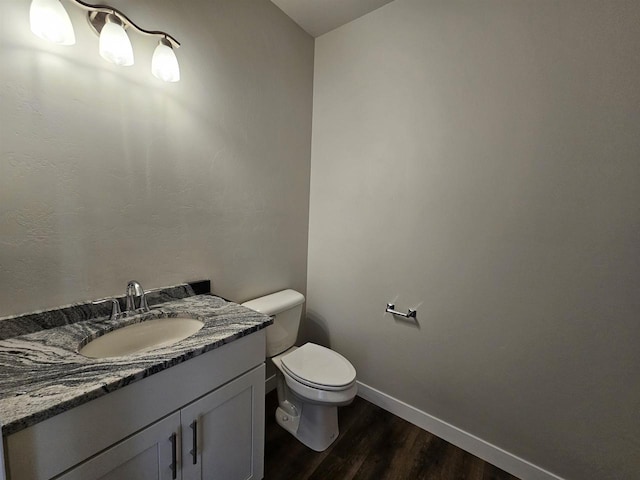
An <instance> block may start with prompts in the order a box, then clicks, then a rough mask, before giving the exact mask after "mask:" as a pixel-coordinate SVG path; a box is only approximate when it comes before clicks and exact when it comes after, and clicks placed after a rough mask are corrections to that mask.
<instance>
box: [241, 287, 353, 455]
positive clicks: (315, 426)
mask: <svg viewBox="0 0 640 480" xmlns="http://www.w3.org/2000/svg"><path fill="white" fill-rule="evenodd" d="M303 303H304V295H302V294H301V293H298V292H296V291H295V290H283V291H281V292H277V293H273V294H271V295H267V296H265V297H260V298H256V299H255V300H251V301H249V302H246V303H243V304H242V305H244V306H245V307H249V308H251V309H253V310H256V311H258V312H260V313H264V314H266V315H271V316H273V317H274V320H273V325H271V326H269V327H267V331H266V333H267V357H271V359H272V360H273V363H274V364H275V366H276V367H277V369H278V370H277V373H276V375H277V385H278V387H277V388H278V403H279V406H278V409H277V410H276V421H277V422H278V424H279V425H280V426H281V427H283V428H284V429H285V430H287V431H288V432H290V433H291V434H292V435H293V436H294V437H296V438H297V439H298V440H300V441H301V442H302V443H304V444H305V445H306V446H307V447H309V448H311V449H313V450H315V451H317V452H322V451H323V450H326V449H327V448H328V447H329V445H331V444H332V443H333V441H334V440H335V439H336V438H338V408H337V407H338V406H341V405H348V404H349V403H351V401H352V400H353V399H354V398H355V396H356V393H357V391H358V387H357V386H356V370H355V368H353V365H351V363H349V361H348V360H347V359H346V358H344V357H343V356H342V355H340V354H338V353H336V352H334V351H333V350H330V349H328V348H325V347H321V346H320V345H316V344H315V343H306V344H304V345H303V346H301V347H294V346H293V344H294V343H295V341H296V338H297V336H298V327H299V326H300V317H301V314H302V304H303Z"/></svg>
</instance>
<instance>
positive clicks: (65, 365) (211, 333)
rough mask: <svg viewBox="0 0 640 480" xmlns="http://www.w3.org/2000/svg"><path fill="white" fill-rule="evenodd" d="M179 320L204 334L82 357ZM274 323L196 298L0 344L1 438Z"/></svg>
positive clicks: (243, 310) (215, 300)
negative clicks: (107, 340) (104, 335)
mask: <svg viewBox="0 0 640 480" xmlns="http://www.w3.org/2000/svg"><path fill="white" fill-rule="evenodd" d="M178 316H180V317H184V316H188V317H192V318H197V319H199V320H201V321H203V322H204V327H203V328H202V329H201V330H200V331H198V332H196V333H195V334H193V335H192V336H190V337H188V338H186V339H184V340H181V341H179V342H177V343H175V344H173V345H169V346H166V347H160V348H157V349H155V350H152V351H148V352H144V353H138V354H132V355H126V356H120V357H111V358H104V359H92V358H86V357H83V356H82V355H80V354H79V353H78V349H79V347H80V345H81V344H84V343H86V339H87V338H88V337H91V338H92V337H95V336H99V335H100V334H101V332H106V331H110V330H114V329H115V328H118V327H120V326H125V325H129V324H132V323H138V322H141V321H145V320H149V319H153V318H159V317H178ZM0 323H1V322H0ZM271 323H272V320H271V319H270V318H269V317H268V316H266V315H263V314H261V313H258V312H255V311H253V310H250V309H248V308H246V307H243V306H241V305H238V304H236V303H232V302H228V301H226V300H223V299H222V298H219V297H215V296H211V295H196V296H190V297H187V298H182V299H179V300H173V301H169V302H166V303H162V304H160V305H155V306H153V307H152V310H151V312H149V313H145V314H141V315H137V316H132V317H127V318H123V319H119V320H109V319H107V318H105V317H102V318H98V319H89V320H82V321H76V322H75V323H70V324H67V325H61V326H56V327H53V328H47V329H45V330H39V331H36V332H33V333H27V334H24V335H19V336H13V337H12V338H6V339H4V340H0V424H2V435H3V436H7V435H11V434H12V433H16V432H18V431H20V430H22V429H24V428H27V427H29V426H31V425H34V424H36V423H38V422H41V421H43V420H46V419H48V418H50V417H53V416H54V415H57V414H59V413H62V412H64V411H67V410H69V409H71V408H73V407H76V406H78V405H81V404H83V403H86V402H88V401H90V400H93V399H95V398H98V397H100V396H102V395H106V394H107V393H109V392H112V391H114V390H117V389H119V388H122V387H124V386H126V385H129V384H131V383H133V382H136V381H138V380H141V379H143V378H145V377H148V376H149V375H153V374H154V373H157V372H160V371H162V370H165V369H167V368H169V367H172V366H174V365H177V364H179V363H181V362H184V361H186V360H189V359H190V358H193V357H196V356H198V355H201V354H203V353H205V352H208V351H210V350H213V349H215V348H218V347H220V346H222V345H225V344H227V343H230V342H232V341H233V340H236V339H238V338H240V337H243V336H246V335H248V334H250V333H253V332H255V331H258V330H261V329H263V328H265V327H267V326H268V325H270V324H271ZM83 342H84V343H83Z"/></svg>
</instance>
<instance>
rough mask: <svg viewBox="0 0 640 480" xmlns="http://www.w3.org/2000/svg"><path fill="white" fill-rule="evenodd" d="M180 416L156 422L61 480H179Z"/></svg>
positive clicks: (74, 469)
mask: <svg viewBox="0 0 640 480" xmlns="http://www.w3.org/2000/svg"><path fill="white" fill-rule="evenodd" d="M178 431H180V414H179V413H174V414H173V415H170V416H169V417H167V418H165V419H163V420H160V421H159V422H156V423H154V424H153V425H151V426H149V427H147V428H145V429H144V430H142V431H141V432H138V433H136V434H134V435H132V436H131V437H129V438H127V439H126V440H123V441H122V442H120V443H118V444H116V445H114V446H113V447H110V448H108V449H107V450H105V451H104V452H102V453H100V454H98V455H96V456H95V457H93V458H92V459H90V460H87V461H86V462H84V463H82V464H80V465H78V466H77V467H75V468H72V469H71V470H70V471H69V472H67V473H66V474H62V475H61V476H59V477H56V479H59V480H89V479H100V480H124V479H131V480H134V479H135V480H173V479H177V478H179V470H178V468H179V464H178V457H177V455H178V445H177V443H178V435H177V433H176V432H178Z"/></svg>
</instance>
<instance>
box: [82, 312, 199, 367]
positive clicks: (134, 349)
mask: <svg viewBox="0 0 640 480" xmlns="http://www.w3.org/2000/svg"><path fill="white" fill-rule="evenodd" d="M203 326H204V323H203V322H201V321H200V320H195V319H193V318H157V319H154V320H147V321H146V322H142V323H134V324H133V325H128V326H126V327H122V328H119V329H117V330H114V331H112V332H109V333H107V334H105V335H102V336H101V337H98V338H96V339H95V340H92V341H91V342H89V343H87V344H86V345H85V346H84V347H82V348H81V349H80V352H79V353H80V354H81V355H84V356H85V357H89V358H108V357H119V356H121V355H130V354H132V353H141V352H145V351H148V350H152V349H154V348H159V347H166V346H168V345H171V344H173V343H176V342H179V341H180V340H184V339H185V338H187V337H190V336H191V335H193V334H194V333H196V332H197V331H198V330H200V329H201V328H202V327H203Z"/></svg>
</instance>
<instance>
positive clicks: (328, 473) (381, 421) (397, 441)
mask: <svg viewBox="0 0 640 480" xmlns="http://www.w3.org/2000/svg"><path fill="white" fill-rule="evenodd" d="M277 405H278V399H277V396H276V392H275V391H273V392H270V393H269V394H268V395H267V397H266V408H267V410H266V412H267V413H266V416H267V421H266V441H265V475H264V478H265V480H281V479H282V480H304V479H309V480H343V479H345V480H347V479H358V480H408V479H410V480H413V479H416V480H417V479H425V480H518V479H517V478H516V477H514V476H512V475H509V474H508V473H506V472H504V471H502V470H500V469H499V468H497V467H494V466H493V465H490V464H488V463H486V462H484V461H483V460H481V459H479V458H478V457H475V456H473V455H471V454H470V453H467V452H465V451H464V450H461V449H459V448H458V447H455V446H453V445H451V444H450V443H448V442H445V441H444V440H442V439H440V438H438V437H436V436H434V435H432V434H430V433H428V432H425V431H424V430H421V429H420V428H418V427H416V426H415V425H412V424H411V423H409V422H406V421H405V420H402V419H401V418H399V417H396V416H395V415H393V414H391V413H389V412H387V411H385V410H382V409H381V408H379V407H377V406H375V405H373V404H372V403H370V402H367V401H366V400H363V399H362V398H360V397H356V399H355V400H354V401H353V403H352V404H351V405H349V406H346V407H341V408H340V409H339V410H338V415H339V421H340V436H339V437H338V440H336V441H335V442H334V443H333V444H332V445H331V446H330V447H329V448H328V449H327V450H326V451H324V452H321V453H317V452H314V451H313V450H311V449H310V448H307V447H305V446H304V445H302V443H300V442H298V441H297V440H296V439H295V438H294V437H293V436H292V435H290V434H289V433H287V432H286V431H285V430H284V429H282V428H281V427H280V426H279V425H278V424H277V423H276V421H275V410H276V407H277Z"/></svg>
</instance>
